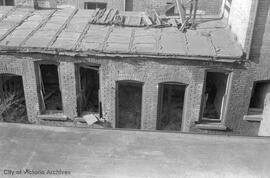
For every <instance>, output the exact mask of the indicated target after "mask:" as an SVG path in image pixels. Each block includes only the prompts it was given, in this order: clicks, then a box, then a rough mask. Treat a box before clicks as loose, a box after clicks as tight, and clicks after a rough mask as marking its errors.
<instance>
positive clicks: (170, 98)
mask: <svg viewBox="0 0 270 178" xmlns="http://www.w3.org/2000/svg"><path fill="white" fill-rule="evenodd" d="M185 91H186V85H183V84H181V83H162V84H159V101H158V122H157V129H158V130H167V131H181V127H182V120H183V109H184V99H185Z"/></svg>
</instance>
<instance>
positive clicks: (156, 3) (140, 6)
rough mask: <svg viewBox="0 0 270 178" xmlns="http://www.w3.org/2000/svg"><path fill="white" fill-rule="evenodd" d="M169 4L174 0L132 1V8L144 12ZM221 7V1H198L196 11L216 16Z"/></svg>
mask: <svg viewBox="0 0 270 178" xmlns="http://www.w3.org/2000/svg"><path fill="white" fill-rule="evenodd" d="M186 1H187V0H186ZM186 1H184V2H186ZM170 2H175V0H133V7H134V11H144V10H145V8H150V9H152V8H154V9H160V8H162V7H164V6H165V5H166V4H167V3H170ZM221 5H222V0H211V1H209V0H199V3H198V9H199V10H201V11H203V12H204V13H205V14H207V15H217V14H219V13H220V11H221Z"/></svg>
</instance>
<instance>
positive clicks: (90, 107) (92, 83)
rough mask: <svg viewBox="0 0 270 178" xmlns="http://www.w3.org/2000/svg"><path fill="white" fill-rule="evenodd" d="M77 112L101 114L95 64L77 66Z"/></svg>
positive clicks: (97, 75)
mask: <svg viewBox="0 0 270 178" xmlns="http://www.w3.org/2000/svg"><path fill="white" fill-rule="evenodd" d="M77 70H78V71H77V72H76V73H77V74H79V75H78V77H79V78H78V79H77V89H78V90H77V91H78V114H79V116H82V115H85V114H98V113H99V114H101V108H100V106H101V104H100V102H99V87H100V86H99V68H98V67H95V66H86V65H84V66H78V67H77Z"/></svg>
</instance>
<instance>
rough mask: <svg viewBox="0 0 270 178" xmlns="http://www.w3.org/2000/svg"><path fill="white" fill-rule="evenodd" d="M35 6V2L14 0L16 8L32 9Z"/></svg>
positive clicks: (31, 0)
mask: <svg viewBox="0 0 270 178" xmlns="http://www.w3.org/2000/svg"><path fill="white" fill-rule="evenodd" d="M35 4H36V0H15V5H16V6H22V7H31V8H34V6H35Z"/></svg>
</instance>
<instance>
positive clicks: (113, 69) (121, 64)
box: [1, 55, 245, 134]
mask: <svg viewBox="0 0 270 178" xmlns="http://www.w3.org/2000/svg"><path fill="white" fill-rule="evenodd" d="M12 59H14V61H16V62H14V63H13V64H12V63H11V62H10V61H12ZM39 60H53V61H58V62H60V74H59V76H60V85H61V91H62V101H63V110H64V111H63V113H64V115H66V116H68V117H69V118H70V119H74V117H76V116H77V110H76V109H77V108H76V103H77V101H76V97H77V96H76V77H75V71H74V67H75V65H76V64H74V61H76V63H89V64H97V65H100V89H101V101H102V109H103V116H104V117H105V118H106V119H107V120H108V121H110V122H111V123H112V126H115V116H116V101H115V98H116V82H117V81H121V80H135V81H139V82H143V83H144V85H143V98H142V100H143V102H142V103H143V104H142V129H145V130H155V129H156V122H157V113H158V112H157V110H158V85H159V83H163V82H179V83H183V84H186V85H187V88H186V93H185V103H184V114H183V124H182V125H183V128H182V131H185V132H188V131H190V130H191V131H194V132H211V131H201V130H194V129H192V127H193V126H194V124H195V122H196V121H198V120H199V117H200V109H201V97H202V92H203V85H204V76H205V71H206V69H216V70H222V69H223V70H224V69H226V70H230V71H232V73H233V79H232V80H233V83H232V93H231V99H230V101H229V107H228V111H227V113H228V114H227V118H226V125H227V126H228V127H229V128H230V129H232V130H233V132H234V133H236V134H238V130H237V128H238V124H239V119H241V117H239V116H240V115H241V113H243V107H241V101H243V94H242V93H244V87H245V84H244V83H245V81H243V82H242V84H241V82H239V78H240V76H241V75H242V74H243V73H244V72H245V69H243V68H241V66H238V65H236V64H221V63H212V62H202V61H201V62H196V61H187V60H186V61H183V60H169V59H152V60H149V59H134V58H129V59H109V58H107V59H103V58H99V59H93V58H76V60H74V57H67V56H50V55H31V57H27V58H26V57H24V56H23V55H18V56H17V57H15V56H3V55H2V56H1V61H2V63H3V64H2V65H1V66H3V67H2V68H3V70H4V69H5V68H6V67H4V66H7V64H12V65H15V66H16V68H14V69H12V65H8V66H9V68H11V69H10V70H11V71H10V72H12V71H14V72H16V73H18V72H19V73H20V74H21V75H22V74H23V76H24V85H25V93H26V98H27V103H28V111H29V114H30V118H32V119H33V120H36V116H37V115H38V114H39V102H38V97H37V85H36V83H35V82H36V81H35V75H34V68H33V67H34V61H39ZM22 61H24V62H23V64H24V65H23V66H24V67H23V68H22V67H21V63H20V62H22ZM26 66H27V67H26ZM25 67H26V68H25ZM26 69H27V70H26ZM14 72H13V73H14ZM239 84H240V85H239ZM33 108H34V109H33ZM46 124H49V123H46ZM55 124H56V125H57V124H59V122H56V123H55ZM234 124H236V125H234ZM65 125H69V126H70V125H72V123H70V122H65Z"/></svg>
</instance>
